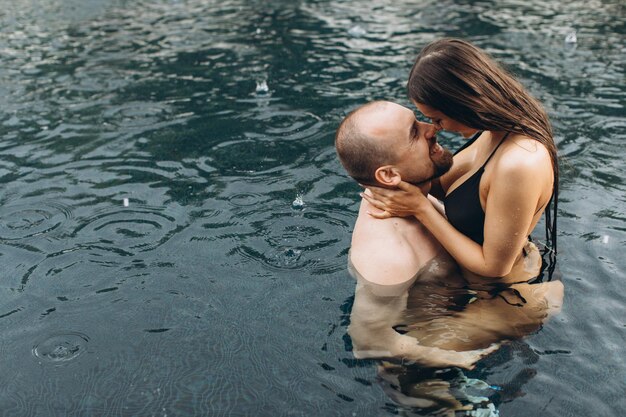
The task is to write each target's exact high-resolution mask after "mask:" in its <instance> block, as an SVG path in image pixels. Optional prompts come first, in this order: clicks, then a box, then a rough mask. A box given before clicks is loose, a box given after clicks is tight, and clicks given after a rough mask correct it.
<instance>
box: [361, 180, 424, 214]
mask: <svg viewBox="0 0 626 417" xmlns="http://www.w3.org/2000/svg"><path fill="white" fill-rule="evenodd" d="M361 197H363V198H364V199H366V200H367V201H368V202H369V203H370V204H371V205H373V206H374V207H376V208H377V209H379V210H382V212H381V213H369V214H370V216H372V217H375V218H377V219H388V218H390V217H408V216H416V217H418V218H419V215H420V213H421V211H422V208H423V207H424V205H425V204H427V205H429V206H430V205H431V203H430V201H428V198H426V196H425V195H424V193H422V190H420V189H419V188H418V187H416V186H414V185H412V184H409V183H408V182H404V181H401V182H400V183H399V184H398V188H397V189H395V190H390V189H387V188H379V187H371V186H368V187H367V188H366V192H364V193H361Z"/></svg>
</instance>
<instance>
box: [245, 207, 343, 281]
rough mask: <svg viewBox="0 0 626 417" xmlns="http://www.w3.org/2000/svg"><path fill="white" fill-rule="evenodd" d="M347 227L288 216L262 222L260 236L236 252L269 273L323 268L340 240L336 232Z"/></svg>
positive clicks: (322, 218) (320, 218) (330, 220)
mask: <svg viewBox="0 0 626 417" xmlns="http://www.w3.org/2000/svg"><path fill="white" fill-rule="evenodd" d="M348 224H349V223H348V222H345V221H343V220H341V219H336V218H333V217H328V216H326V215H323V214H319V213H317V214H316V213H307V214H306V215H304V216H294V215H293V213H289V214H288V215H281V216H280V217H274V218H273V219H271V220H269V221H266V222H264V223H263V225H262V227H260V228H259V232H258V233H257V234H255V236H254V237H251V238H249V239H248V240H247V241H246V243H245V244H243V245H241V246H239V247H237V248H236V249H235V251H236V252H239V253H240V254H241V255H242V256H244V257H246V258H248V259H251V260H253V261H255V262H260V263H262V264H264V265H265V266H268V267H270V268H272V269H289V270H292V269H303V268H318V267H322V268H326V266H325V264H326V263H327V262H328V259H327V256H326V254H325V252H326V249H327V248H329V247H333V245H335V244H336V243H337V242H338V241H339V240H341V236H338V235H337V234H336V233H335V231H336V229H337V228H346V229H347V228H348V227H349V226H348ZM257 226H258V225H257Z"/></svg>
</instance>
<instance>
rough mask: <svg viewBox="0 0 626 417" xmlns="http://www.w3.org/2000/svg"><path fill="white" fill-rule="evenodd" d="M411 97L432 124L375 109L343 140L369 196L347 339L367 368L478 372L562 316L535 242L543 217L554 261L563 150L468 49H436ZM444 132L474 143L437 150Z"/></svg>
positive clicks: (353, 117)
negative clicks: (505, 345)
mask: <svg viewBox="0 0 626 417" xmlns="http://www.w3.org/2000/svg"><path fill="white" fill-rule="evenodd" d="M408 93H409V98H410V100H411V102H412V103H413V104H414V105H415V107H416V108H417V110H418V111H419V112H420V113H421V114H422V115H423V116H424V117H426V118H427V119H430V121H431V123H424V122H420V121H418V120H417V119H416V118H415V116H414V114H413V111H412V110H410V109H408V108H406V107H403V106H400V105H398V104H394V103H391V102H386V101H376V102H372V103H367V104H365V105H363V106H361V107H359V108H357V109H356V110H354V111H353V112H351V113H350V114H349V115H348V116H347V117H346V118H345V119H344V120H343V121H342V122H341V124H340V126H339V128H338V130H337V134H336V138H335V146H336V149H337V153H338V155H339V159H340V161H341V163H342V165H343V166H344V168H345V169H346V171H347V172H348V174H349V175H350V176H351V177H353V178H354V179H355V180H356V181H358V182H359V183H360V184H361V185H363V186H364V187H366V189H365V191H364V192H363V193H362V194H361V195H362V197H363V200H362V201H361V207H360V210H359V216H358V218H357V221H356V224H355V228H354V232H353V236H352V245H351V250H350V257H349V258H350V267H351V270H352V271H353V273H354V274H355V275H356V276H357V291H356V295H355V302H354V306H353V313H352V321H351V326H350V330H349V331H350V335H351V337H352V339H353V344H354V353H355V355H356V356H357V357H395V358H398V357H400V358H402V359H410V360H412V361H415V362H418V363H421V364H425V365H431V366H435V367H441V366H450V365H453V366H460V367H467V368H470V367H472V366H473V364H474V362H475V361H476V360H478V359H479V358H480V357H481V356H482V355H484V354H486V353H489V352H491V351H492V350H493V349H495V348H496V347H497V344H498V343H499V342H500V341H502V340H507V339H513V338H516V337H519V336H520V334H519V333H520V329H525V331H527V330H529V331H532V329H533V328H538V327H540V325H541V323H542V322H543V320H545V318H546V317H547V316H548V315H549V314H551V313H552V312H554V311H555V310H558V308H559V307H560V304H561V300H562V296H563V286H562V284H561V283H560V282H558V281H552V282H545V283H541V282H537V283H536V282H534V281H533V280H534V278H536V277H537V276H538V275H539V270H540V266H541V257H540V256H539V252H538V250H537V247H536V246H535V245H534V244H533V243H531V242H530V240H529V236H530V233H531V232H532V231H533V229H534V228H535V226H536V225H537V223H538V222H539V220H540V218H541V216H542V215H543V213H544V212H545V213H546V222H545V223H546V235H547V240H548V242H546V244H547V245H549V246H550V249H551V250H552V251H555V250H556V205H557V204H556V203H557V197H558V164H557V155H556V146H555V144H554V140H553V138H552V129H551V127H550V123H549V120H548V117H547V115H546V112H545V111H544V110H543V108H542V106H541V105H540V104H539V102H538V101H537V100H535V99H534V98H533V97H532V96H531V95H530V94H529V93H528V92H527V91H526V90H525V89H524V88H523V87H522V85H521V84H520V83H519V82H518V81H516V80H515V79H514V78H513V77H512V76H511V75H510V74H508V73H507V72H506V71H505V70H504V69H502V68H501V67H500V66H499V65H498V64H497V63H496V62H495V61H494V60H493V59H492V58H491V57H489V56H488V55H487V54H486V53H485V52H484V51H482V50H481V49H479V48H478V47H476V46H474V45H472V44H470V43H468V42H466V41H463V40H459V39H441V40H437V41H435V42H432V43H431V44H429V45H427V46H426V47H425V48H424V49H423V50H422V51H421V52H420V54H419V55H418V57H417V59H416V61H415V64H414V65H413V68H412V70H411V73H410V75H409V81H408ZM442 129H443V130H447V131H452V132H457V133H459V134H461V135H462V136H463V137H465V138H466V139H468V141H467V142H466V144H465V145H464V146H463V147H461V149H459V150H458V151H457V152H456V153H455V154H454V155H452V154H451V153H450V151H448V150H447V149H445V148H444V147H443V146H441V145H440V144H439V143H438V142H437V136H436V134H437V132H438V131H440V130H442ZM424 283H431V284H432V285H431V286H430V287H429V286H428V285H430V284H428V285H426V286H424V285H425V284H424ZM369 284H371V285H369ZM420 285H421V287H420ZM416 287H419V288H421V290H420V291H418V294H413V295H410V293H411V291H410V290H411V288H416ZM425 288H430V290H431V292H433V293H434V294H436V295H437V296H433V294H426V293H425V291H424V289H425ZM442 288H443V289H445V291H444V292H443V293H442V292H441V289H442ZM446 291H447V292H446ZM459 291H465V293H464V294H465V296H464V297H461V298H463V299H464V300H465V301H463V302H459V301H458V299H459V294H460V292H459ZM414 293H415V291H414ZM442 294H443V295H442ZM468 294H469V296H468ZM390 300H393V301H390ZM442 300H443V301H442ZM407 303H412V305H413V306H418V309H419V306H420V305H422V315H423V317H422V319H421V321H420V319H419V318H418V319H417V322H419V324H416V325H414V326H413V328H412V330H413V332H412V333H411V332H410V331H405V332H399V331H397V329H398V326H401V325H405V326H406V325H407V320H406V316H402V314H401V312H402V311H403V310H405V309H406V306H407ZM437 303H439V305H438V304H437ZM450 303H456V305H455V307H454V308H451V307H450ZM459 303H461V305H460V306H459ZM425 306H428V308H426V307H425ZM510 306H521V307H522V308H520V309H518V310H511V309H510V308H509V309H507V307H510ZM437 308H439V309H440V310H441V314H438V315H434V313H433V312H434V311H437ZM450 310H454V313H451V312H450ZM414 316H415V315H414ZM424 317H426V318H424ZM429 326H430V327H429ZM469 327H471V328H472V329H471V330H468V328H469ZM436 329H443V330H441V331H437V330H436ZM451 329H453V330H451ZM454 329H456V330H454ZM455 331H456V335H455V333H454V332H455ZM406 333H409V334H406ZM444 334H445V337H444ZM451 334H452V336H450V335H451Z"/></svg>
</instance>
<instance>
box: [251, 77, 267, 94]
mask: <svg viewBox="0 0 626 417" xmlns="http://www.w3.org/2000/svg"><path fill="white" fill-rule="evenodd" d="M255 91H256V92H257V94H265V93H269V91H270V89H269V87H268V86H267V81H265V80H262V81H257V83H256V90H255Z"/></svg>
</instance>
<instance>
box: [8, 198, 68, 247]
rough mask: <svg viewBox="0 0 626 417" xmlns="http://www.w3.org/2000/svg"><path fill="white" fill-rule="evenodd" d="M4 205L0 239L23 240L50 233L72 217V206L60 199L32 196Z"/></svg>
mask: <svg viewBox="0 0 626 417" xmlns="http://www.w3.org/2000/svg"><path fill="white" fill-rule="evenodd" d="M24 200H28V199H22V200H21V201H20V202H19V203H18V204H13V203H9V204H7V205H6V206H4V207H3V215H2V217H1V218H0V240H10V241H13V240H21V239H27V238H32V237H41V236H42V235H50V234H52V232H53V231H55V230H57V229H59V228H62V226H63V225H64V224H65V223H66V222H67V221H68V220H69V219H71V218H72V208H71V207H70V206H69V205H66V204H63V203H60V202H58V201H50V200H39V199H35V198H31V199H30V200H31V201H30V202H27V201H24Z"/></svg>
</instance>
